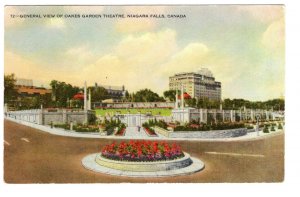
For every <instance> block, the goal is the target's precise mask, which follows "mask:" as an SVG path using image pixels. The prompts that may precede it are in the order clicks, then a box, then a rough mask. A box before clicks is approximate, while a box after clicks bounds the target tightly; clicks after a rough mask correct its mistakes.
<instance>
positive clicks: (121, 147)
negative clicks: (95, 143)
mask: <svg viewBox="0 0 300 197" xmlns="http://www.w3.org/2000/svg"><path fill="white" fill-rule="evenodd" d="M101 156H102V157H104V158H107V159H112V160H119V161H162V160H173V159H178V158H181V157H184V154H183V152H182V150H181V147H180V146H179V145H177V144H176V143H173V144H171V145H169V144H168V143H166V142H158V141H132V140H131V141H129V142H121V143H120V144H116V143H115V142H114V143H112V144H110V145H106V146H105V147H104V148H103V149H102V151H101Z"/></svg>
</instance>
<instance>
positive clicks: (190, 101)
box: [184, 98, 197, 107]
mask: <svg viewBox="0 0 300 197" xmlns="http://www.w3.org/2000/svg"><path fill="white" fill-rule="evenodd" d="M184 101H185V103H186V104H187V105H188V106H189V107H197V100H196V98H191V99H184Z"/></svg>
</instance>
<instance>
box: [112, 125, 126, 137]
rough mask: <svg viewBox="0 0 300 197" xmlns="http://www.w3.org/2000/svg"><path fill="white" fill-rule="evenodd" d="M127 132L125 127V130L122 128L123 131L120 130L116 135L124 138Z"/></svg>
mask: <svg viewBox="0 0 300 197" xmlns="http://www.w3.org/2000/svg"><path fill="white" fill-rule="evenodd" d="M125 130H126V128H125V127H124V128H121V129H119V130H118V131H117V133H116V134H115V135H116V136H124V134H125Z"/></svg>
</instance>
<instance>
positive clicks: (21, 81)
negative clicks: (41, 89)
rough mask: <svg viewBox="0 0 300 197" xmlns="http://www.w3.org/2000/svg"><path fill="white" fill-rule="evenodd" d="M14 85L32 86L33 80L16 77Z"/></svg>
mask: <svg viewBox="0 0 300 197" xmlns="http://www.w3.org/2000/svg"><path fill="white" fill-rule="evenodd" d="M16 86H27V87H32V86H33V81H32V79H21V78H17V81H16Z"/></svg>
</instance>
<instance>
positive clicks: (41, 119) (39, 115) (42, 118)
mask: <svg viewBox="0 0 300 197" xmlns="http://www.w3.org/2000/svg"><path fill="white" fill-rule="evenodd" d="M43 116H44V113H43V109H41V110H39V112H38V124H39V125H43V124H44V122H43V120H44V117H43Z"/></svg>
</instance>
